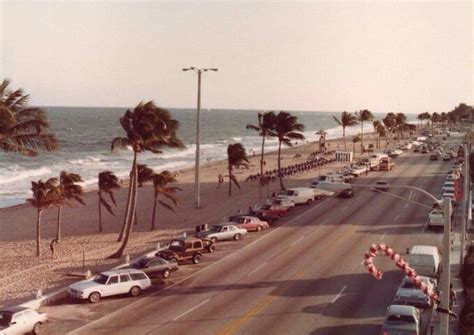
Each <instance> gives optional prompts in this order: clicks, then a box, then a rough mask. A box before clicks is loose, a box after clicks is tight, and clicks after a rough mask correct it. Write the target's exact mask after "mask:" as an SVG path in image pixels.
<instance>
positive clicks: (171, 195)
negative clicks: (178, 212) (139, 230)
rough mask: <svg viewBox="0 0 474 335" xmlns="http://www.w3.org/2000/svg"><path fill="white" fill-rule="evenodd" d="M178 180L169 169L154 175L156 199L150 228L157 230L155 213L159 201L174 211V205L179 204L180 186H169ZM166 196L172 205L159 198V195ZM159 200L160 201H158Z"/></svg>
mask: <svg viewBox="0 0 474 335" xmlns="http://www.w3.org/2000/svg"><path fill="white" fill-rule="evenodd" d="M175 182H177V180H176V178H175V177H174V176H173V174H172V173H171V172H169V171H166V170H165V171H163V172H160V173H158V174H155V175H153V188H154V190H155V200H154V202H153V214H152V215H151V228H150V230H151V231H153V230H155V214H156V203H157V202H159V203H160V205H161V206H163V207H165V208H167V209H169V210H170V211H174V209H173V205H174V206H179V199H178V198H177V197H176V195H175V194H176V191H181V188H179V187H173V186H168V184H169V183H175ZM160 194H161V195H162V196H164V197H165V198H168V199H169V200H171V202H172V205H170V204H169V203H167V202H165V201H162V200H158V196H159V195H160ZM157 200H158V201H157Z"/></svg>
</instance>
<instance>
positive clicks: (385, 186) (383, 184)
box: [374, 180, 390, 192]
mask: <svg viewBox="0 0 474 335" xmlns="http://www.w3.org/2000/svg"><path fill="white" fill-rule="evenodd" d="M389 189H390V184H389V183H388V181H386V180H377V181H376V182H375V186H374V191H383V192H388V191H389Z"/></svg>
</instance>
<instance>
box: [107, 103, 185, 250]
mask: <svg viewBox="0 0 474 335" xmlns="http://www.w3.org/2000/svg"><path fill="white" fill-rule="evenodd" d="M120 124H121V126H122V128H123V129H124V130H125V132H126V133H127V136H126V137H116V138H114V139H113V140H112V146H111V148H112V150H113V149H114V148H115V147H116V146H121V147H129V146H130V147H131V148H132V150H133V162H132V170H131V171H130V183H129V188H128V198H127V206H126V209H125V217H124V221H123V224H122V230H121V232H120V235H119V239H118V240H119V241H122V245H121V246H120V248H119V249H118V250H117V252H115V253H114V254H113V255H111V256H109V257H110V258H120V257H122V255H123V252H124V251H125V248H126V247H127V244H128V240H129V238H130V234H131V232H132V226H133V225H132V223H133V218H134V217H135V211H136V207H137V182H138V168H137V156H138V154H139V153H141V152H144V151H150V152H152V153H154V154H159V153H162V151H161V149H162V148H164V147H168V148H184V144H183V143H182V142H181V140H180V139H179V138H178V136H177V134H176V132H177V131H178V128H179V122H178V121H176V120H174V119H172V118H171V114H170V112H169V111H168V110H166V109H163V108H160V107H157V106H155V104H154V103H153V102H152V101H149V102H147V103H145V104H144V103H139V104H138V105H137V107H135V108H134V110H133V111H131V110H127V112H126V113H125V115H124V116H123V117H121V118H120Z"/></svg>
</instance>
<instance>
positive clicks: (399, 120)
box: [395, 113, 407, 138]
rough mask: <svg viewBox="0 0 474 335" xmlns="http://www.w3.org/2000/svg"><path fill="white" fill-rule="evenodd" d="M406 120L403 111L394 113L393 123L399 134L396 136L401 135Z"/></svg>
mask: <svg viewBox="0 0 474 335" xmlns="http://www.w3.org/2000/svg"><path fill="white" fill-rule="evenodd" d="M406 122H407V116H406V115H405V114H404V113H397V114H396V115H395V123H396V127H397V130H398V133H399V136H398V137H399V138H401V137H402V134H403V130H404V128H405V127H404V126H405V124H406Z"/></svg>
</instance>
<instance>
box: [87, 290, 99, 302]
mask: <svg viewBox="0 0 474 335" xmlns="http://www.w3.org/2000/svg"><path fill="white" fill-rule="evenodd" d="M99 300H100V293H99V292H92V293H91V294H89V301H90V302H92V303H93V304H95V303H96V302H99Z"/></svg>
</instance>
